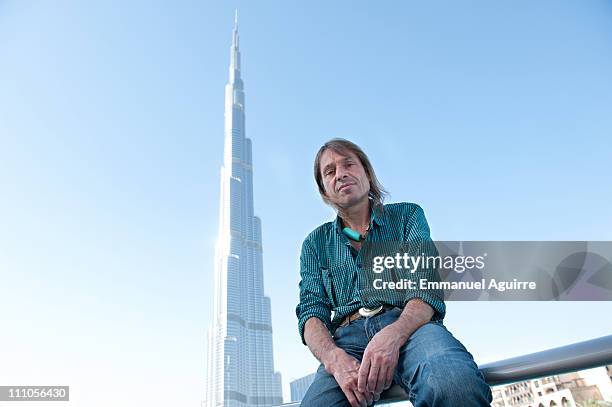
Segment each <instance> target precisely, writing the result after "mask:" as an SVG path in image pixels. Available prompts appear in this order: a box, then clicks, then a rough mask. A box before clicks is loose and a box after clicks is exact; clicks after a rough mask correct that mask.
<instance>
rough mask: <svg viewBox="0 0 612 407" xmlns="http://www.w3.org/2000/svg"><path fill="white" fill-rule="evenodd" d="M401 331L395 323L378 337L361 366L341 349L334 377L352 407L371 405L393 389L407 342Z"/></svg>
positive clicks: (371, 344) (366, 350)
mask: <svg viewBox="0 0 612 407" xmlns="http://www.w3.org/2000/svg"><path fill="white" fill-rule="evenodd" d="M399 328H400V327H398V326H394V324H391V325H388V326H386V327H385V328H383V329H382V330H381V331H379V332H378V333H377V334H376V335H374V337H373V338H372V340H371V341H370V343H368V346H367V347H366V349H365V351H364V353H363V358H362V361H361V363H359V361H358V360H357V359H356V358H354V357H353V356H351V355H349V354H348V353H346V352H345V351H344V350H342V349H340V348H338V358H337V360H336V363H335V368H334V369H333V372H332V374H333V375H334V378H335V379H336V381H337V382H338V384H339V385H340V388H341V389H342V391H343V392H344V394H345V396H346V398H347V399H348V401H349V403H350V404H351V406H352V407H366V406H369V405H370V404H372V402H373V401H378V399H379V398H380V394H381V393H382V392H383V391H384V390H386V389H388V388H389V387H391V384H392V383H393V374H394V373H395V368H396V367H397V361H398V359H399V350H400V348H401V347H402V345H403V344H404V342H405V341H406V339H405V337H404V335H402V334H401V332H400V329H399Z"/></svg>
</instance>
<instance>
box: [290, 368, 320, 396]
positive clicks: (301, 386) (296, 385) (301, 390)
mask: <svg viewBox="0 0 612 407" xmlns="http://www.w3.org/2000/svg"><path fill="white" fill-rule="evenodd" d="M314 377H315V373H311V374H309V375H308V376H304V377H300V378H299V379H296V380H294V381H292V382H291V383H289V388H290V389H291V401H302V399H303V398H304V395H305V394H306V391H307V390H308V388H309V387H310V385H311V384H312V382H313V380H314Z"/></svg>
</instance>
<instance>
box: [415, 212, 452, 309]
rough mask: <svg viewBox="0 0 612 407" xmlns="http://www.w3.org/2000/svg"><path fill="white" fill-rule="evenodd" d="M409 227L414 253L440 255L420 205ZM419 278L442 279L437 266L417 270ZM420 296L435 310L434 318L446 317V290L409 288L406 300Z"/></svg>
mask: <svg viewBox="0 0 612 407" xmlns="http://www.w3.org/2000/svg"><path fill="white" fill-rule="evenodd" d="M408 216H409V221H408V229H407V231H406V232H407V235H408V236H407V240H408V242H409V243H416V245H414V244H413V245H411V246H412V247H413V248H414V251H413V254H414V255H417V256H418V255H425V256H438V249H436V245H435V244H434V242H433V241H432V240H431V237H430V232H429V225H428V224H427V220H426V219H425V213H424V212H423V209H422V208H421V207H420V206H419V205H416V204H415V205H413V210H412V213H410V214H409V215H408ZM417 275H418V277H419V279H421V278H425V279H427V280H428V281H440V274H439V273H438V270H437V269H436V268H435V267H421V268H420V269H419V270H417ZM415 298H420V299H421V300H423V301H424V302H426V303H427V304H429V306H430V307H431V308H433V310H434V315H433V317H432V320H440V319H444V316H445V315H446V305H445V304H444V292H443V291H442V290H439V289H435V290H422V289H414V290H407V291H406V297H405V302H408V301H410V300H413V299H415Z"/></svg>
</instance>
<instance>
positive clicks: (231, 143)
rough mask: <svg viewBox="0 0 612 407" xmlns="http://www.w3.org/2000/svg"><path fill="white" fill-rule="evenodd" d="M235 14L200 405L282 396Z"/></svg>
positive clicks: (250, 404)
mask: <svg viewBox="0 0 612 407" xmlns="http://www.w3.org/2000/svg"><path fill="white" fill-rule="evenodd" d="M237 20H238V19H237V13H236V18H235V20H234V30H233V36H232V45H231V48H230V66H229V81H228V83H227V85H226V86H225V135H224V137H225V143H224V156H223V166H222V168H221V197H220V208H219V232H218V233H219V235H218V239H217V243H216V246H215V259H214V316H213V325H212V326H211V328H210V330H209V332H208V358H207V359H208V363H207V377H206V388H205V399H204V403H203V405H204V406H205V407H255V406H272V405H277V404H281V403H282V391H281V379H280V373H277V372H274V357H273V350H272V324H271V315H270V298H268V297H266V296H264V281H263V260H262V242H261V220H260V219H259V218H258V217H257V216H254V214H253V160H252V142H251V140H250V139H248V138H246V137H245V114H244V83H243V82H242V79H241V77H240V50H239V41H238V40H239V39H238V21H237Z"/></svg>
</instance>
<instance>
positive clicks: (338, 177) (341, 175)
mask: <svg viewBox="0 0 612 407" xmlns="http://www.w3.org/2000/svg"><path fill="white" fill-rule="evenodd" d="M346 176H347V174H346V171H345V170H344V168H342V167H339V168H336V181H340V180H341V179H343V178H346Z"/></svg>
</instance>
